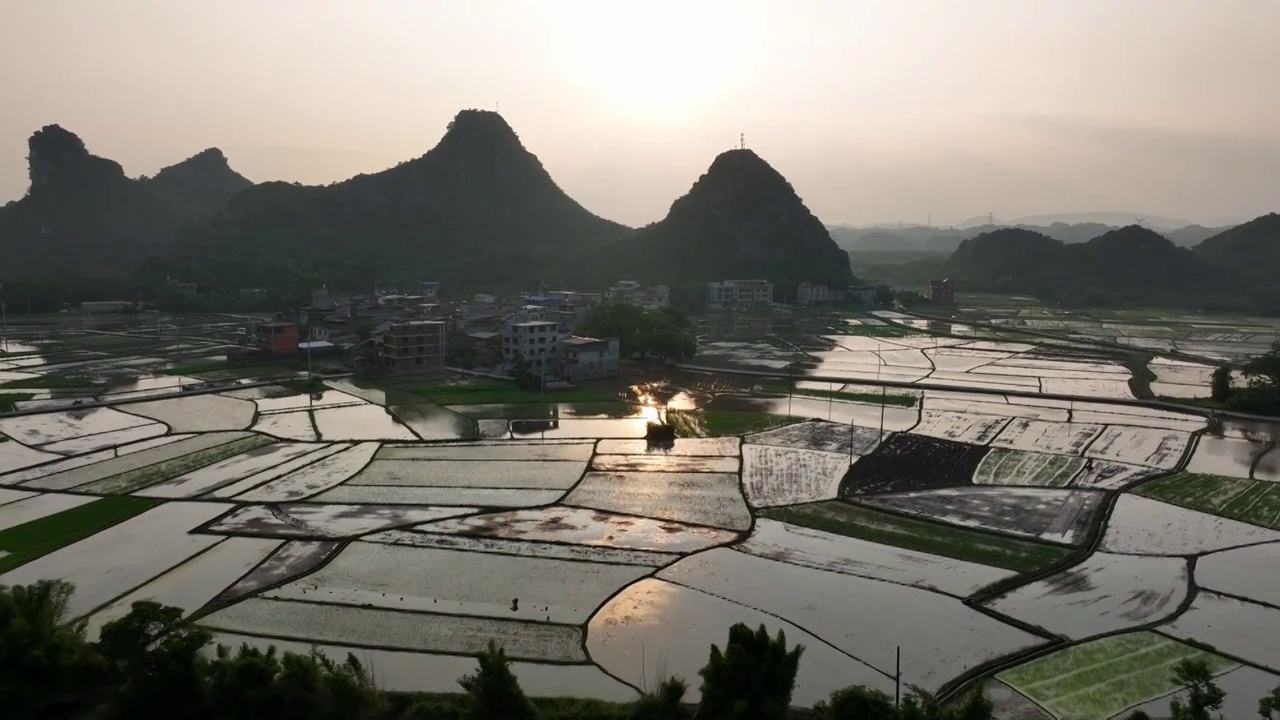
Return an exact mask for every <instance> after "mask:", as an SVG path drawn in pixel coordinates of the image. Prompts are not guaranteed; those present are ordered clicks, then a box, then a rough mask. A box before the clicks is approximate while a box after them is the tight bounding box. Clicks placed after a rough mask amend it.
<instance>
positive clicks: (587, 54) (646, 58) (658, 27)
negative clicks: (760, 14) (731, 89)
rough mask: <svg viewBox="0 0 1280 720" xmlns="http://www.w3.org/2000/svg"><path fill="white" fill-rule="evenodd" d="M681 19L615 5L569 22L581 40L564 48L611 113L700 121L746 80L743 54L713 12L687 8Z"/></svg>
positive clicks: (583, 81) (579, 77)
mask: <svg viewBox="0 0 1280 720" xmlns="http://www.w3.org/2000/svg"><path fill="white" fill-rule="evenodd" d="M678 19H679V22H676V21H675V19H674V17H673V16H672V15H671V14H668V13H665V12H658V11H655V10H654V9H652V8H646V9H644V10H639V11H637V10H633V9H630V8H627V7H622V6H613V5H608V6H601V7H597V8H592V11H591V12H590V13H586V14H581V15H578V16H576V17H572V18H566V19H565V21H566V22H567V23H569V24H572V25H574V26H576V30H577V32H575V33H571V34H572V35H573V36H575V37H577V38H578V41H577V42H574V43H571V44H570V45H568V46H567V47H566V48H565V51H566V54H567V55H568V57H567V58H566V63H567V65H568V66H569V67H571V68H572V69H573V72H574V75H575V76H576V78H577V80H578V82H580V83H581V84H582V86H583V88H584V90H585V91H586V92H588V93H590V94H592V95H594V96H595V97H596V98H598V99H599V101H600V103H601V105H603V106H604V107H605V108H607V109H608V110H609V111H610V112H611V113H618V114H625V115H627V116H628V117H633V118H634V117H641V118H646V119H682V118H686V117H689V116H691V115H695V114H697V113H698V112H699V111H701V110H702V109H703V108H705V107H706V105H707V103H708V102H709V101H710V100H712V99H714V98H715V97H716V96H717V95H718V94H720V93H721V92H722V91H723V90H724V89H725V88H726V87H728V86H729V85H731V84H732V83H733V82H734V81H735V80H737V79H738V78H739V76H740V71H739V70H738V68H736V67H735V63H736V62H738V61H740V58H739V57H737V56H738V55H739V53H738V52H737V51H738V50H739V48H737V47H735V43H734V41H733V35H732V34H730V33H727V32H726V29H725V28H723V27H717V22H716V16H715V15H713V14H712V13H711V12H710V11H708V10H707V9H706V8H701V9H699V8H685V9H682V10H681V11H680V12H679V14H678ZM721 24H723V23H721Z"/></svg>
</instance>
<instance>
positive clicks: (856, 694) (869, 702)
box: [813, 685, 898, 720]
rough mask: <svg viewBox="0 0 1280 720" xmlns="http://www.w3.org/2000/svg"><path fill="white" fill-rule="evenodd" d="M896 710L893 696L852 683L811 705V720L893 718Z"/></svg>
mask: <svg viewBox="0 0 1280 720" xmlns="http://www.w3.org/2000/svg"><path fill="white" fill-rule="evenodd" d="M896 717H898V711H897V709H896V708H894V706H893V698H891V697H889V696H888V695H886V694H885V693H882V692H880V691H879V690H873V689H871V688H869V687H866V686H864V685H853V686H850V687H847V688H844V689H843V690H837V691H835V692H834V693H832V694H831V699H830V700H827V701H825V702H820V703H818V704H817V705H815V706H814V707H813V720H893V719H894V718H896Z"/></svg>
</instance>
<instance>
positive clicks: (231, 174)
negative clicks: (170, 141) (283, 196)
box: [142, 148, 253, 215]
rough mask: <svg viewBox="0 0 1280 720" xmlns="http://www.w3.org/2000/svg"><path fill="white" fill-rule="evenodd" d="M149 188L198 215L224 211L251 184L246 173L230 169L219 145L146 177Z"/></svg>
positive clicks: (145, 184) (146, 184)
mask: <svg viewBox="0 0 1280 720" xmlns="http://www.w3.org/2000/svg"><path fill="white" fill-rule="evenodd" d="M142 184H143V186H144V187H146V188H147V189H148V190H151V191H152V192H154V193H156V194H157V195H159V196H161V197H163V198H165V199H167V200H169V202H172V203H173V204H174V205H177V206H178V207H180V208H183V209H184V210H186V211H188V212H191V213H193V214H196V215H212V214H214V213H218V212H222V210H223V208H225V207H226V206H227V201H228V200H230V199H231V196H233V195H235V194H236V193H238V192H240V191H241V190H244V189H246V188H248V187H250V186H251V185H253V183H252V182H250V181H249V180H248V179H247V178H246V177H244V176H243V175H241V174H240V173H238V172H236V171H235V170H232V169H231V165H230V164H229V163H228V162H227V157H226V156H225V155H223V154H222V151H221V150H219V149H218V148H209V149H207V150H203V151H201V152H199V153H196V154H195V155H192V156H191V157H189V158H187V159H186V160H183V161H182V162H180V163H178V164H177V165H170V166H169V167H166V168H163V169H161V170H160V172H158V173H156V174H155V176H153V177H151V178H149V179H145V178H144V179H143V180H142Z"/></svg>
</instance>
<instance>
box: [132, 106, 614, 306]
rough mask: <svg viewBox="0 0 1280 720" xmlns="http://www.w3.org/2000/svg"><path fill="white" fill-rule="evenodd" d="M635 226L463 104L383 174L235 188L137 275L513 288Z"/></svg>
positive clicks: (541, 278) (553, 277)
mask: <svg viewBox="0 0 1280 720" xmlns="http://www.w3.org/2000/svg"><path fill="white" fill-rule="evenodd" d="M633 232H634V231H633V230H632V229H630V228H628V227H625V226H623V225H620V224H618V223H615V222H611V221H609V220H605V219H603V218H600V217H597V216H595V215H593V214H591V213H590V212H589V211H587V210H586V209H585V208H583V207H582V206H581V205H579V204H578V203H577V202H575V201H574V200H573V199H572V198H570V197H569V196H568V195H566V194H565V193H564V191H562V190H561V189H560V188H559V187H558V186H557V185H556V183H555V181H554V180H552V179H551V176H550V175H549V174H548V173H547V171H546V169H544V168H543V166H542V163H540V162H539V161H538V158H537V157H535V156H534V155H533V154H532V153H530V152H529V151H528V150H526V149H525V148H524V146H523V145H522V144H521V143H520V140H519V138H518V137H517V136H516V133H515V132H514V131H513V130H512V129H511V127H510V126H509V125H507V123H506V121H505V120H503V119H502V117H501V116H500V115H498V114H497V113H495V112H488V111H481V110H464V111H462V112H460V113H458V115H457V116H456V117H455V118H454V120H453V122H451V123H450V124H449V127H448V130H447V131H446V132H445V134H444V137H443V138H442V139H441V140H440V142H439V144H437V145H436V146H435V147H434V148H433V149H431V150H430V151H428V152H427V153H426V154H425V155H423V156H421V157H419V158H417V159H414V160H410V161H408V162H404V163H401V164H399V165H397V166H395V167H393V168H391V169H389V170H385V171H383V172H379V173H375V174H372V175H357V176H356V177H353V178H351V179H350V180H347V181H345V182H341V183H336V184H333V185H329V186H325V187H317V186H302V185H295V184H289V183H282V182H275V183H263V184H260V185H256V186H254V187H252V188H249V189H248V190H246V191H244V192H241V193H239V194H237V195H236V196H235V197H233V198H232V199H231V201H230V203H228V206H227V211H226V212H225V213H224V214H223V215H222V216H220V217H218V218H216V219H214V220H213V221H211V222H208V223H204V224H201V225H198V226H194V227H191V228H189V229H187V230H186V231H185V232H184V233H183V237H182V241H181V242H180V243H179V244H178V245H177V246H175V247H174V248H172V252H171V253H170V254H168V255H167V256H166V257H162V258H159V259H158V260H157V261H155V262H153V263H151V264H149V266H148V267H147V274H149V275H150V276H152V277H158V276H161V275H172V276H178V277H182V278H184V279H189V280H193V281H196V282H198V283H200V285H201V286H202V287H208V288H218V287H221V286H224V285H226V284H234V285H235V286H239V287H279V286H280V283H281V282H295V283H310V284H315V283H319V282H329V283H331V284H333V285H335V286H339V287H342V286H351V285H355V284H364V283H365V282H367V281H368V280H371V279H374V278H388V277H398V278H403V279H410V278H421V279H436V280H445V281H448V282H449V284H450V286H451V287H452V288H454V289H459V290H466V289H476V290H479V289H487V290H500V289H514V288H520V287H530V286H536V285H537V284H538V283H539V282H548V283H550V284H553V285H554V284H560V283H561V282H566V283H567V282H571V281H572V280H573V278H572V277H569V276H564V275H563V271H564V268H565V267H566V264H567V263H575V262H576V261H577V254H579V253H581V252H582V251H583V250H585V249H587V248H590V247H592V246H599V245H603V244H606V243H610V242H614V241H617V240H619V239H622V238H626V237H629V236H630V235H632V234H633Z"/></svg>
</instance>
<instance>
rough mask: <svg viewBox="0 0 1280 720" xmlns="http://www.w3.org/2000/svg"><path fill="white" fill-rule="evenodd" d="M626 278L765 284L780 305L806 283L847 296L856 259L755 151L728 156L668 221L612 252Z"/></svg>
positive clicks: (716, 162)
mask: <svg viewBox="0 0 1280 720" xmlns="http://www.w3.org/2000/svg"><path fill="white" fill-rule="evenodd" d="M610 252H611V255H612V256H613V260H614V267H616V268H618V272H619V273H620V275H619V276H620V277H634V278H636V279H640V280H653V281H661V282H666V283H669V284H676V285H678V284H689V285H692V284H696V283H705V282H708V281H713V280H722V279H730V278H764V279H767V280H770V281H772V282H773V283H774V284H775V297H786V296H788V295H790V294H791V293H792V292H793V291H794V288H795V286H796V285H798V284H800V283H802V282H813V283H824V284H826V285H828V286H830V287H833V288H844V287H847V286H849V285H850V284H851V283H852V282H853V274H852V272H851V271H850V269H849V256H848V254H847V253H846V252H845V251H843V250H841V249H840V248H839V247H837V246H836V243H835V241H833V240H832V239H831V235H830V233H828V231H827V228H826V226H824V225H823V224H822V223H821V222H820V221H819V220H818V218H816V217H814V215H813V213H811V212H809V209H808V208H806V207H805V205H804V202H803V201H802V200H801V199H800V197H799V196H798V195H796V192H795V190H794V189H793V188H792V187H791V184H790V183H789V182H787V180H786V178H784V177H783V176H782V175H781V174H780V173H779V172H778V171H777V170H775V169H774V168H773V167H772V166H771V165H769V163H767V162H765V161H764V160H763V159H762V158H761V157H760V156H759V155H757V154H755V153H754V152H752V151H751V150H745V149H740V150H730V151H728V152H725V153H721V154H720V155H719V156H717V157H716V158H715V160H714V161H713V162H712V163H711V167H710V168H708V169H707V172H706V173H705V174H703V175H702V177H700V178H698V181H697V182H695V183H694V184H693V187H692V188H691V189H690V190H689V192H688V193H687V194H685V195H684V196H683V197H681V198H679V199H677V200H676V201H675V202H674V203H672V204H671V209H670V211H669V212H668V213H667V216H666V217H665V218H663V219H662V220H659V221H658V222H656V223H653V224H651V225H648V226H646V227H644V228H641V229H640V230H639V231H637V233H636V236H635V238H633V239H631V240H628V241H627V242H624V243H619V244H617V245H616V246H615V247H613V248H611V249H610Z"/></svg>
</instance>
